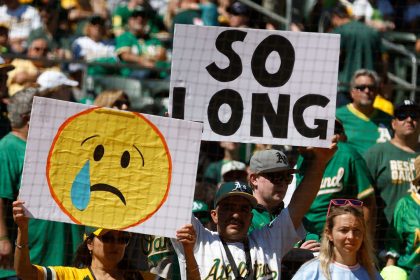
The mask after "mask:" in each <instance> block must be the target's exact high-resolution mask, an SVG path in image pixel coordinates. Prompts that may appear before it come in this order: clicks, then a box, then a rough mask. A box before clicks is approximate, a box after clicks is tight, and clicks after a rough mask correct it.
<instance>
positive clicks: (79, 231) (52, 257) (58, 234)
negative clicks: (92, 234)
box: [0, 133, 84, 277]
mask: <svg viewBox="0 0 420 280" xmlns="http://www.w3.org/2000/svg"><path fill="white" fill-rule="evenodd" d="M25 148H26V142H25V141H23V140H22V139H20V138H18V137H16V136H15V135H14V134H12V133H9V134H8V135H6V136H5V137H4V138H3V139H2V140H1V141H0V186H1V187H0V197H1V198H4V199H6V200H7V202H8V203H7V206H6V226H7V228H8V230H9V232H8V234H9V238H10V240H12V241H13V240H15V239H16V226H15V224H14V223H13V215H12V208H11V202H12V201H14V200H16V198H17V195H18V192H19V188H20V180H21V175H22V170H23V162H24V157H25ZM34 195H35V194H34ZM83 232H84V227H82V226H77V225H72V224H66V223H58V222H51V221H45V220H37V219H30V220H29V249H30V257H31V262H32V263H35V264H39V265H43V266H46V265H69V264H70V263H71V261H72V258H73V256H74V253H75V252H76V249H77V247H78V245H79V244H80V243H81V242H82V241H83V238H82V237H83ZM11 275H15V272H14V271H10V270H0V277H6V276H11Z"/></svg>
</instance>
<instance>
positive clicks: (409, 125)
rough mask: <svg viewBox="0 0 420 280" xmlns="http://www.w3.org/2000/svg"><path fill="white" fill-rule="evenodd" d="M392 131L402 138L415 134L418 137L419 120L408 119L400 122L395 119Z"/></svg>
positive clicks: (419, 131) (419, 129)
mask: <svg viewBox="0 0 420 280" xmlns="http://www.w3.org/2000/svg"><path fill="white" fill-rule="evenodd" d="M392 129H393V130H394V132H395V134H398V137H400V138H402V137H406V136H410V135H413V134H417V135H418V134H419V133H420V126H419V119H418V118H417V119H412V118H411V117H407V118H406V119H404V120H401V121H400V120H398V119H397V118H394V119H393V120H392Z"/></svg>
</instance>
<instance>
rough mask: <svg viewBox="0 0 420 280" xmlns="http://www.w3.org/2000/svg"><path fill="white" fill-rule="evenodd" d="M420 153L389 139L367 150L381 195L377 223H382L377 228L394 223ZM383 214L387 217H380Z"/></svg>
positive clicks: (378, 200)
mask: <svg viewBox="0 0 420 280" xmlns="http://www.w3.org/2000/svg"><path fill="white" fill-rule="evenodd" d="M418 154H419V153H409V152H406V151H404V150H401V149H400V148H398V147H396V146H395V145H393V144H392V143H390V142H386V143H381V144H377V145H374V146H373V147H372V148H370V149H369V150H368V151H367V152H366V153H365V155H364V157H365V160H366V163H367V166H368V168H369V171H370V173H371V175H372V177H373V180H374V184H375V188H376V193H377V195H378V198H377V205H378V210H379V211H380V212H379V213H378V222H380V223H381V226H380V227H379V228H378V230H381V229H383V230H384V229H386V228H387V227H388V226H389V225H391V224H392V217H393V215H394V209H395V205H396V204H397V202H398V200H399V199H401V198H402V197H403V196H405V195H407V193H408V191H409V190H410V186H411V181H412V180H413V179H414V175H415V169H414V159H415V158H416V156H417V155H418ZM382 209H383V213H381V212H382V211H381V210H382ZM382 214H385V217H386V220H382V219H381V215H382Z"/></svg>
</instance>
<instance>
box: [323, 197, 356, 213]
mask: <svg viewBox="0 0 420 280" xmlns="http://www.w3.org/2000/svg"><path fill="white" fill-rule="evenodd" d="M346 205H351V206H353V207H362V206H363V201H361V200H358V199H350V198H336V199H331V201H330V205H329V206H328V212H327V217H328V216H329V215H330V210H331V207H332V206H346Z"/></svg>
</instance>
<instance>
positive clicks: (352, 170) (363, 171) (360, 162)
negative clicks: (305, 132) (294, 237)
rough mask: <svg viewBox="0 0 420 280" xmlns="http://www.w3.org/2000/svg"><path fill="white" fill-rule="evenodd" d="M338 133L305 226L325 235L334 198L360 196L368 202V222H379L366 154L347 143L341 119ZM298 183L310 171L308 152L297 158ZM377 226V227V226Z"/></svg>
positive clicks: (336, 127)
mask: <svg viewBox="0 0 420 280" xmlns="http://www.w3.org/2000/svg"><path fill="white" fill-rule="evenodd" d="M334 134H336V135H337V134H338V135H340V136H339V142H338V144H337V146H338V149H337V151H336V152H335V154H334V156H333V157H332V159H331V160H330V161H329V162H328V164H327V167H326V168H325V171H324V174H323V176H322V181H321V186H320V189H319V192H318V194H317V196H316V198H315V200H314V202H313V203H312V205H311V207H310V208H309V211H308V212H307V213H306V215H305V218H306V219H305V220H304V226H305V229H306V230H307V231H308V232H310V233H313V234H316V235H318V236H319V237H320V236H321V234H322V232H323V229H324V225H325V220H326V214H327V211H328V207H329V204H330V201H331V199H336V198H349V199H350V198H358V199H360V200H362V201H363V202H364V206H367V207H364V210H365V221H366V224H367V225H371V222H373V226H374V225H375V220H376V203H375V192H374V188H373V180H372V177H371V175H370V173H369V170H368V167H367V166H366V162H365V160H364V159H363V157H362V156H361V155H360V154H359V153H358V152H357V151H356V150H355V149H354V148H352V147H350V146H349V145H348V144H347V143H346V135H345V132H344V128H343V126H342V125H341V123H340V122H338V121H336V122H335V132H334ZM296 166H297V169H298V170H299V173H297V174H296V185H297V186H299V184H300V182H301V181H302V179H303V178H304V177H305V173H306V167H307V166H306V159H305V155H303V156H302V155H300V156H299V158H298V161H297V164H296ZM373 228H374V227H373Z"/></svg>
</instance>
